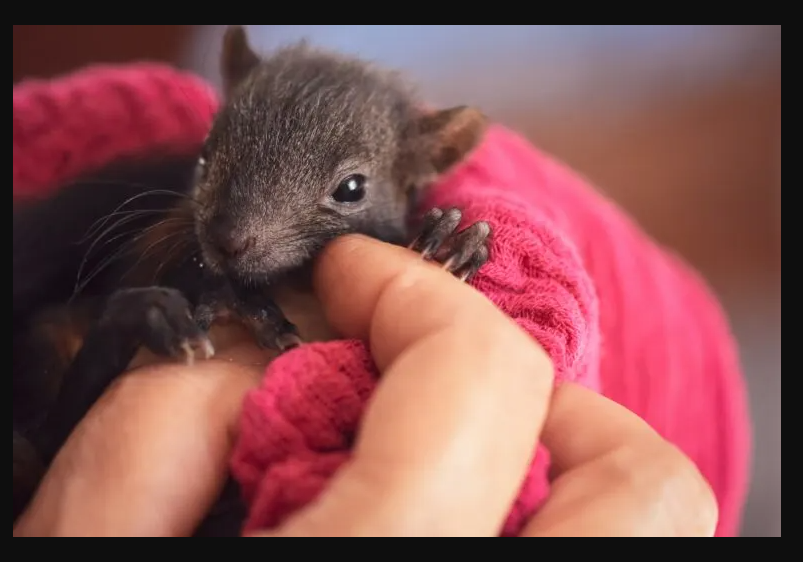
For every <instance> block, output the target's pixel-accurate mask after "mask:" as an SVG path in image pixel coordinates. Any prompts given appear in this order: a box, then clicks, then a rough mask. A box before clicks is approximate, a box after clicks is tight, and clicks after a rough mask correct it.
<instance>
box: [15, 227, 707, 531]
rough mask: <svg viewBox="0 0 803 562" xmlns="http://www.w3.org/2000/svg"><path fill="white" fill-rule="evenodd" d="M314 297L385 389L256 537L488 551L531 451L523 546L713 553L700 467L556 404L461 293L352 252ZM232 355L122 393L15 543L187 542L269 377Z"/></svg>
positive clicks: (323, 277) (142, 375)
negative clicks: (595, 540) (536, 456)
mask: <svg viewBox="0 0 803 562" xmlns="http://www.w3.org/2000/svg"><path fill="white" fill-rule="evenodd" d="M316 287H317V292H318V295H319V297H320V298H321V301H322V303H323V306H324V309H325V311H326V314H327V317H328V318H329V320H330V322H331V323H332V324H333V326H334V328H335V329H337V330H338V331H339V332H340V333H341V334H343V335H344V336H348V337H360V338H363V339H366V340H368V341H369V342H370V345H371V352H372V354H373V356H374V359H375V361H376V363H377V366H378V367H379V369H380V371H381V372H382V381H381V382H380V384H379V386H378V388H377V390H376V392H375V394H374V396H373V398H372V401H371V404H370V406H369V408H368V410H367V412H366V415H365V418H364V421H363V427H362V431H361V434H360V436H359V439H358V441H357V444H356V447H355V450H354V454H353V456H352V460H351V461H350V462H349V463H348V464H347V465H346V466H344V467H343V468H342V470H341V471H340V472H339V473H338V474H337V475H336V476H335V478H334V479H333V480H332V482H331V484H330V486H329V487H328V488H327V490H326V491H325V492H324V493H323V494H322V495H321V496H320V498H319V499H318V501H316V502H314V503H313V504H312V505H310V506H309V507H307V508H306V509H304V510H301V511H300V512H299V513H298V514H296V515H295V516H294V517H292V518H290V520H288V521H287V522H286V523H285V524H284V525H283V526H282V527H281V528H279V529H276V530H273V531H271V532H267V533H263V534H262V536H322V535H327V536H355V535H356V536H394V535H395V536H422V535H435V536H459V535H462V536H494V535H497V534H498V532H499V530H500V528H501V526H502V523H503V522H504V519H505V517H506V515H507V512H508V510H509V508H510V505H511V504H512V502H513V500H514V498H515V495H516V493H517V491H518V489H519V486H520V484H521V481H522V479H523V478H524V475H525V473H526V471H527V468H528V465H529V462H530V459H531V454H532V450H533V446H534V444H535V443H536V441H538V440H539V439H540V440H541V441H542V442H543V443H544V444H545V445H546V446H547V447H548V448H549V449H550V451H551V453H552V460H553V466H554V470H553V476H554V477H555V480H554V481H553V488H552V493H551V496H550V498H549V499H548V501H547V503H546V504H545V505H544V507H543V508H542V509H541V511H540V512H539V513H538V515H537V516H536V517H534V518H533V520H532V521H531V522H530V523H529V525H528V526H527V528H526V529H525V531H524V533H523V534H524V535H525V536H711V535H713V532H714V527H715V524H716V514H717V510H716V502H715V501H714V498H713V495H712V493H711V490H710V488H709V487H708V485H707V484H706V483H705V481H704V480H703V478H702V477H701V476H700V474H699V473H698V472H697V471H696V469H695V468H694V466H693V465H692V464H691V463H690V462H689V461H688V460H687V459H686V458H685V457H684V456H683V455H681V454H680V453H679V452H678V451H677V450H676V449H675V448H674V447H672V446H671V445H670V444H668V443H666V442H665V441H663V440H662V439H661V438H660V437H659V436H658V435H657V434H656V433H655V432H653V431H652V430H651V429H650V428H649V427H648V426H647V425H646V424H645V423H644V422H643V421H641V420H640V419H639V418H637V417H636V416H635V415H633V414H631V413H630V412H628V411H626V410H625V409H624V408H621V407H619V406H617V405H615V404H613V403H612V402H610V401H608V400H606V399H605V398H603V397H600V396H598V395H596V394H594V393H592V392H590V391H587V390H584V389H582V388H580V387H576V386H574V385H570V384H566V385H562V386H560V387H558V388H557V389H556V390H553V380H552V371H551V366H550V363H549V360H548V357H547V356H546V354H545V353H544V352H543V350H541V348H540V347H539V346H537V345H536V344H535V343H534V342H533V341H532V339H531V338H530V337H529V336H528V335H527V334H526V333H524V332H523V331H521V330H520V329H519V328H518V327H517V326H516V325H515V324H514V323H513V322H511V321H510V320H509V319H507V318H506V317H505V316H504V315H503V314H502V313H501V312H499V311H498V310H497V309H496V308H495V307H494V306H493V305H492V304H491V303H490V302H489V301H487V299H485V298H484V297H482V296H481V295H480V294H478V293H477V292H476V291H474V290H473V289H471V288H470V287H468V286H466V285H464V284H461V283H459V282H458V281H457V280H456V279H454V278H452V277H451V276H450V275H449V274H447V273H445V272H443V271H439V270H438V269H437V268H436V267H433V266H431V264H425V263H423V262H422V261H421V260H420V258H418V257H416V256H415V255H412V254H411V253H410V252H408V251H406V250H404V249H401V248H395V247H392V246H388V245H385V244H381V243H379V242H375V241H372V240H368V239H365V238H362V237H357V236H352V237H345V238H342V239H340V240H338V241H336V242H334V243H333V244H332V245H331V246H330V247H329V248H328V250H327V251H325V252H324V254H323V256H322V259H321V260H320V261H319V264H318V266H317V268H316ZM410 310H415V311H416V314H414V315H412V314H410V313H409V311H410ZM231 353H232V354H233V356H234V357H236V358H238V359H241V358H242V357H243V354H249V355H250V356H251V359H250V360H244V361H241V364H237V363H230V362H227V361H219V360H217V361H216V360H212V361H209V362H204V363H199V364H196V366H195V367H193V368H192V369H189V368H187V367H183V366H177V365H162V366H158V367H146V368H145V369H144V370H141V371H138V372H136V373H132V374H131V375H128V376H126V377H123V378H122V379H121V380H120V382H119V383H118V384H117V385H115V386H114V388H112V389H111V390H110V391H109V393H107V395H106V396H104V398H103V400H101V401H100V402H99V404H98V405H97V407H96V408H94V409H93V411H92V412H91V413H90V414H89V415H88V416H87V418H86V419H85V420H84V422H83V423H82V424H81V426H80V427H79V428H78V430H77V431H76V433H75V434H74V435H73V437H72V438H71V439H70V441H69V442H68V444H67V445H66V446H65V448H64V449H63V451H62V454H61V455H60V456H59V458H58V459H57V461H56V463H55V464H54V466H53V468H52V470H51V471H50V473H49V475H48V477H47V478H46V481H45V484H44V485H43V487H42V489H41V491H40V493H39V494H38V496H37V498H36V500H35V502H34V504H33V505H32V506H31V509H30V510H29V512H28V513H27V514H26V516H24V518H23V519H22V520H21V522H20V524H19V525H18V527H17V529H15V534H17V535H73V536H74V535H90V536H97V535H113V536H126V535H188V534H190V533H191V532H192V529H193V527H194V526H195V525H196V524H197V523H198V522H199V521H200V519H201V518H202V517H203V515H204V513H205V512H206V510H207V509H208V508H209V507H210V506H211V504H212V502H213V500H214V498H215V494H216V492H217V490H218V489H219V486H220V484H221V483H222V481H223V477H224V475H225V465H226V459H227V455H228V451H229V449H230V443H231V438H232V435H233V432H234V431H235V429H236V419H237V415H238V413H239V404H240V401H241V399H242V396H243V394H244V393H245V392H246V391H247V390H248V389H249V388H252V386H253V385H254V384H256V381H257V380H258V378H259V376H260V374H261V368H260V367H255V366H253V363H254V362H253V359H254V358H255V355H254V354H255V353H256V350H255V348H254V347H253V346H251V345H250V344H249V345H246V344H240V349H235V350H232V351H231ZM257 363H258V361H257ZM188 436H189V437H190V439H188ZM499 436H504V439H500V437H499Z"/></svg>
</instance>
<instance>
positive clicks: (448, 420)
mask: <svg viewBox="0 0 803 562" xmlns="http://www.w3.org/2000/svg"><path fill="white" fill-rule="evenodd" d="M315 285H316V291H317V293H318V295H319V297H320V299H321V301H322V304H323V308H324V311H325V313H326V316H327V318H328V320H329V321H330V323H331V324H332V325H333V327H334V328H335V329H336V330H338V331H339V332H341V333H343V334H344V335H346V336H351V337H360V338H366V339H368V340H369V342H370V347H371V352H372V354H373V356H374V359H375V361H376V363H377V365H378V366H379V368H380V369H381V370H382V371H383V373H382V381H381V383H380V385H379V387H378V388H377V391H376V393H375V394H374V396H373V397H372V400H371V404H370V406H369V408H368V411H367V412H366V415H365V418H364V425H363V428H362V432H361V435H360V438H359V440H358V443H357V445H356V447H355V453H354V456H353V460H352V462H351V463H350V464H349V465H348V466H347V467H346V468H345V469H343V470H342V471H341V473H340V474H339V475H338V477H337V478H336V479H335V481H334V482H333V483H332V484H331V486H330V487H329V489H328V491H327V493H326V494H325V496H324V498H323V499H322V500H321V501H320V502H318V503H317V504H316V506H315V507H314V508H313V510H312V511H309V512H307V513H306V515H305V516H304V517H305V518H304V519H303V521H304V523H303V524H305V525H310V521H315V522H320V524H319V525H318V527H317V529H318V530H319V532H321V533H324V534H337V535H353V534H362V535H364V534H368V535H383V536H386V535H398V534H405V535H430V534H435V535H463V534H466V535H494V534H497V533H498V531H499V529H500V527H501V525H502V523H503V521H504V518H505V516H506V515H507V512H508V510H509V508H510V505H511V504H512V502H513V500H514V498H515V495H516V493H517V491H518V489H519V487H520V485H521V482H522V480H523V478H524V476H525V474H526V471H527V468H528V466H529V464H530V461H531V460H532V453H533V450H534V446H535V443H536V442H537V439H538V433H539V431H540V428H541V425H542V423H543V419H544V416H545V413H546V410H547V406H548V402H549V397H550V394H551V389H552V376H553V375H552V367H551V364H550V361H549V359H548V357H547V355H546V353H545V352H544V351H543V350H542V349H541V348H540V347H539V346H538V345H536V344H535V342H534V341H533V340H532V339H531V338H530V336H529V335H528V334H526V333H525V332H524V331H522V330H521V329H520V328H519V327H518V326H517V325H516V324H515V323H514V322H512V321H511V320H510V319H508V318H507V317H506V316H505V315H504V314H503V313H502V312H501V311H499V310H498V309H497V308H496V307H495V306H494V305H493V304H492V303H491V302H490V301H489V300H487V299H486V298H485V297H484V296H482V295H481V294H479V293H478V292H477V291H475V290H474V289H473V288H471V287H470V286H468V285H465V284H464V283H461V282H460V281H458V280H457V279H456V278H454V277H453V276H452V275H451V274H449V273H447V272H445V271H442V270H440V269H439V268H438V267H435V266H432V265H431V264H427V263H425V262H423V261H422V260H421V258H420V257H419V256H418V255H416V254H414V253H412V252H410V251H408V250H405V249H403V248H398V247H394V246H390V245H387V244H383V243H381V242H377V241H374V240H370V239H367V238H364V237H360V236H350V237H344V238H342V239H339V240H337V241H335V242H333V243H332V244H331V245H330V246H329V248H328V249H327V251H325V252H324V254H323V256H322V258H321V260H320V262H319V263H318V268H317V271H316V276H315ZM346 512H348V513H350V514H351V515H349V516H346V515H345V513H346ZM400 525H401V526H402V528H400ZM306 532H309V531H306Z"/></svg>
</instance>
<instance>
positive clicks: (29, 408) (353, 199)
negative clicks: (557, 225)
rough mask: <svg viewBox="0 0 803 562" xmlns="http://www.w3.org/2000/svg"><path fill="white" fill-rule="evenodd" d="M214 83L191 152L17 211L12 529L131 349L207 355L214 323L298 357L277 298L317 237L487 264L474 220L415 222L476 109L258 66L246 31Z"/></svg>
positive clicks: (292, 52)
mask: <svg viewBox="0 0 803 562" xmlns="http://www.w3.org/2000/svg"><path fill="white" fill-rule="evenodd" d="M221 72H222V77H223V91H224V94H225V100H224V104H223V105H222V107H221V108H220V110H219V112H218V113H217V115H216V116H215V119H214V121H213V124H212V127H211V129H210V131H209V134H208V136H207V138H206V140H205V141H204V143H203V145H202V146H201V147H199V150H198V152H197V153H194V154H192V155H190V156H187V155H179V156H176V155H162V156H160V157H148V158H138V159H134V160H127V161H122V162H118V163H115V165H114V166H111V167H109V168H107V169H105V170H103V171H102V172H99V173H97V174H93V175H91V176H87V177H85V178H83V179H81V180H79V181H77V182H72V183H71V184H70V185H65V186H63V187H62V188H61V189H59V190H57V191H56V192H55V194H54V195H53V196H50V197H48V198H46V199H42V200H38V201H34V202H30V203H27V204H23V205H20V206H17V204H16V203H15V209H14V313H13V322H14V330H15V335H14V370H13V373H14V374H13V378H14V388H13V395H14V398H13V409H14V429H13V438H14V449H13V452H14V456H13V467H14V469H13V480H14V520H15V521H16V519H17V517H18V515H19V514H20V512H21V511H22V510H23V509H24V507H25V505H26V504H27V502H28V501H29V499H30V497H31V495H32V494H33V492H34V491H35V489H36V486H37V485H38V482H39V479H40V478H41V476H42V474H43V472H44V470H45V468H46V467H47V466H48V465H49V463H50V462H51V461H52V460H53V457H54V456H55V454H56V453H57V452H58V450H59V449H60V448H61V446H62V445H63V443H64V441H65V440H66V439H67V437H68V436H69V435H70V433H71V432H72V430H73V429H74V427H75V426H76V425H77V424H78V423H79V422H80V420H81V418H82V417H83V416H84V415H85V414H86V412H87V411H88V409H89V408H90V407H91V406H92V405H93V403H94V402H95V401H96V400H97V399H98V398H99V397H100V396H101V395H102V393H103V392H104V391H105V389H106V388H107V387H108V385H109V384H110V383H111V382H112V381H113V380H114V379H115V378H116V377H117V376H118V375H120V374H121V373H122V372H124V371H125V370H126V368H127V367H128V366H129V365H130V364H131V361H132V359H133V358H134V356H135V355H136V354H137V352H138V350H139V349H140V348H143V347H144V348H146V349H148V350H150V351H151V352H152V353H154V354H156V355H160V356H167V357H176V358H180V359H185V360H188V361H191V360H193V359H194V358H195V357H196V356H198V355H200V356H201V357H203V358H209V357H211V356H212V355H213V353H214V348H213V345H212V342H211V341H210V339H209V337H208V331H209V329H210V327H211V326H212V325H213V324H214V323H215V322H216V320H218V319H222V318H226V317H231V318H234V319H236V320H237V321H239V322H241V323H242V324H243V325H245V326H247V327H248V329H249V331H250V333H252V334H253V335H254V336H255V338H256V341H257V342H258V343H259V344H260V345H261V346H262V347H264V348H267V349H273V350H277V352H283V351H285V350H288V349H290V348H293V347H295V346H297V345H299V344H301V343H302V341H303V339H302V335H301V334H300V333H299V329H298V328H297V327H296V325H295V324H294V323H292V322H290V321H289V320H288V319H287V317H286V316H285V314H284V312H283V311H282V309H281V308H280V307H279V306H278V305H277V304H276V300H275V298H274V295H273V293H272V291H273V289H274V288H275V287H278V286H280V285H282V284H283V283H284V284H287V282H288V280H291V282H300V281H303V280H304V279H306V278H307V277H306V272H308V266H309V264H310V263H311V260H312V259H313V258H314V257H315V256H316V254H317V253H318V252H319V251H320V250H321V249H322V248H323V247H324V246H325V245H326V243H327V242H328V241H330V240H332V239H334V238H336V237H338V236H341V235H344V234H347V233H362V234H365V235H368V236H372V237H374V238H377V239H379V240H383V241H387V242H390V243H394V244H399V245H406V246H408V247H410V248H411V249H413V250H414V251H416V252H419V253H421V254H422V255H423V256H424V257H425V258H426V259H432V260H435V261H437V262H439V263H441V264H443V267H444V268H445V269H447V270H449V271H450V272H453V273H454V274H455V275H456V276H458V277H459V278H461V279H463V280H468V279H470V278H471V277H472V276H473V275H474V274H475V273H476V272H477V270H478V269H479V268H480V267H482V265H483V264H484V263H485V262H486V261H487V260H488V258H489V254H488V251H489V250H488V248H489V246H488V240H489V236H490V234H491V229H490V227H489V225H488V224H487V223H485V222H478V223H475V224H473V225H471V226H469V227H468V228H465V229H463V230H458V227H459V225H460V222H461V213H460V211H459V210H458V209H454V208H453V209H437V208H436V209H431V210H430V211H429V212H428V213H426V214H425V215H424V217H423V219H422V220H421V221H420V222H419V223H418V224H417V225H415V224H414V223H415V221H414V220H413V218H414V216H415V214H414V211H415V210H416V208H417V204H418V196H419V194H420V193H421V192H422V191H423V190H424V189H425V188H426V187H427V186H429V185H430V184H432V183H433V181H435V180H436V179H438V178H439V177H440V176H441V175H443V174H444V173H446V172H448V171H450V170H451V169H452V168H453V167H454V166H455V165H457V164H458V163H460V162H462V161H463V160H464V159H465V158H466V157H467V155H468V154H469V153H471V151H472V150H473V149H474V148H475V147H476V146H477V145H478V144H479V142H480V141H481V139H482V138H483V134H484V131H485V128H486V119H485V117H484V116H483V114H482V113H481V112H480V111H478V110H477V109H474V108H471V107H465V106H461V107H454V108H449V109H444V110H435V109H428V108H427V107H426V106H425V105H424V103H423V102H422V100H420V99H418V98H417V97H416V95H415V93H414V92H413V91H412V89H411V88H410V87H409V86H408V85H407V84H406V82H405V81H404V80H403V79H402V78H401V77H400V76H399V75H397V74H395V73H393V72H389V71H386V70H384V69H380V68H375V67H373V66H372V65H370V64H368V63H366V62H364V61H361V60H358V59H355V58H348V57H345V56H342V55H339V54H334V53H329V52H325V51H322V50H318V49H315V48H313V47H311V46H309V45H307V44H306V43H303V42H302V43H299V44H296V45H293V46H289V47H285V48H282V49H280V50H278V51H277V52H275V53H274V54H273V55H272V56H269V57H262V56H260V55H258V54H257V53H256V52H255V51H254V50H253V49H252V47H251V46H250V45H249V41H248V38H247V36H246V33H245V30H244V29H243V27H241V26H230V27H229V28H228V29H227V30H226V33H225V36H224V40H223V49H222V56H221ZM122 223H125V226H126V228H127V229H128V228H130V229H131V230H130V232H128V233H125V232H124V233H122V234H120V233H118V232H115V231H114V229H115V228H118V227H121V226H122ZM46 224H50V225H51V226H50V227H49V228H46V227H44V226H43V225H46ZM87 230H90V231H91V235H90V236H85V234H86V231H87ZM99 248H100V250H99ZM87 272H89V274H87ZM76 276H79V278H80V281H81V282H80V284H79V285H77V286H74V285H73V281H74V280H75V278H76ZM62 380H63V381H64V384H61V381H62Z"/></svg>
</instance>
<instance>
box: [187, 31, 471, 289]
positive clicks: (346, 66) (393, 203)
mask: <svg viewBox="0 0 803 562" xmlns="http://www.w3.org/2000/svg"><path fill="white" fill-rule="evenodd" d="M221 70H222V74H223V78H224V83H225V91H226V96H227V99H226V103H225V105H224V107H223V108H222V109H221V111H220V112H219V114H218V115H217V117H216V120H215V122H214V124H213V127H212V129H211V132H210V134H209V137H208V139H207V142H206V143H205V148H204V153H203V159H202V162H201V163H200V164H199V174H198V178H199V181H198V183H197V187H196V194H195V198H196V199H197V200H198V201H200V202H201V203H202V204H201V205H200V206H199V207H198V209H199V210H198V211H197V213H196V219H197V220H196V224H197V232H198V236H199V239H200V241H201V246H202V249H203V251H204V254H205V257H206V260H207V262H208V263H209V265H210V266H211V267H212V269H213V270H215V271H219V272H223V271H225V272H226V273H227V274H228V275H230V276H232V277H234V278H237V279H239V280H241V281H245V282H248V283H249V284H252V283H260V282H265V281H270V279H271V278H272V277H273V276H275V275H278V274H281V273H283V272H286V271H289V270H293V269H295V268H297V267H298V266H300V265H302V264H303V263H304V262H306V261H307V260H308V259H309V258H310V257H311V256H312V255H313V254H314V253H315V252H316V251H317V250H319V249H320V248H321V247H322V245H323V244H325V243H326V242H327V241H328V240H329V239H331V238H334V237H336V236H339V235H342V234H344V233H348V232H362V233H365V234H368V235H371V236H374V237H377V238H380V239H383V240H387V241H391V242H397V243H401V242H405V241H407V242H409V233H408V224H407V219H408V215H409V210H410V205H411V202H412V201H413V200H414V196H415V194H416V193H417V192H418V191H419V190H420V189H421V188H423V187H425V186H426V185H427V184H428V183H429V182H431V181H432V180H433V179H435V178H436V177H437V175H439V174H442V173H444V172H445V171H447V170H448V169H449V168H451V167H452V166H453V165H454V164H456V163H457V162H459V161H460V160H462V159H463V158H464V157H465V156H466V154H467V153H468V152H469V151H470V150H471V149H473V148H474V146H475V145H476V144H477V143H478V142H479V140H480V138H481V136H482V133H483V132H484V125H485V120H484V118H483V116H482V115H481V114H480V113H479V112H478V111H476V110H474V109H471V108H463V107H460V108H454V109H449V110H445V111H431V110H426V109H425V108H424V105H423V103H422V102H421V100H419V99H418V98H417V96H416V95H415V92H414V90H413V89H412V88H411V87H410V86H409V85H408V84H407V83H406V82H405V81H404V80H403V78H402V77H401V76H399V75H398V74H396V73H393V72H388V71H386V70H384V69H379V68H375V67H374V66H372V65H371V64H368V63H366V62H364V61H360V60H355V59H352V58H346V57H343V56H340V55H337V54H333V53H329V52H325V51H321V50H318V49H315V48H313V47H310V46H309V45H307V44H306V43H300V44H297V45H293V46H290V47H286V48H283V49H281V50H279V51H277V52H275V53H273V54H272V55H271V56H269V57H265V58H262V57H259V56H258V55H257V54H256V53H255V52H254V51H253V50H252V49H251V48H250V46H249V45H248V41H247V38H246V36H245V32H244V30H243V29H242V28H241V27H239V26H232V27H230V28H229V29H228V31H227V33H226V37H225V40H224V48H223V56H222V61H221ZM354 173H359V174H362V175H364V176H366V177H367V178H368V182H367V189H366V197H365V198H364V199H363V200H362V201H359V202H357V203H350V204H339V203H337V202H335V201H334V200H333V199H332V198H331V194H332V192H333V190H335V188H336V187H337V186H338V184H339V182H341V181H342V180H343V179H344V178H345V177H347V176H348V175H350V174H354ZM215 221H216V222H217V224H218V226H219V225H220V224H223V225H227V226H228V230H229V231H230V233H231V235H232V236H236V237H241V238H242V237H248V238H250V239H251V241H252V244H251V245H250V247H249V248H248V250H247V251H245V252H242V253H241V254H239V255H237V256H234V257H230V258H229V259H224V257H223V256H222V255H220V254H219V253H218V252H216V251H215V248H214V247H213V244H211V242H210V239H211V238H212V236H211V235H210V228H209V226H210V224H211V223H212V222H215Z"/></svg>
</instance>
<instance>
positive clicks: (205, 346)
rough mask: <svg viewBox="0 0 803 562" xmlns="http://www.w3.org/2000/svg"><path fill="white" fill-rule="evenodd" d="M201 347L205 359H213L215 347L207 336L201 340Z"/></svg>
mask: <svg viewBox="0 0 803 562" xmlns="http://www.w3.org/2000/svg"><path fill="white" fill-rule="evenodd" d="M201 349H202V350H203V352H204V359H211V358H212V357H213V356H214V355H215V347H214V346H213V345H212V342H211V341H209V340H208V339H207V338H204V339H203V340H201Z"/></svg>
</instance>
